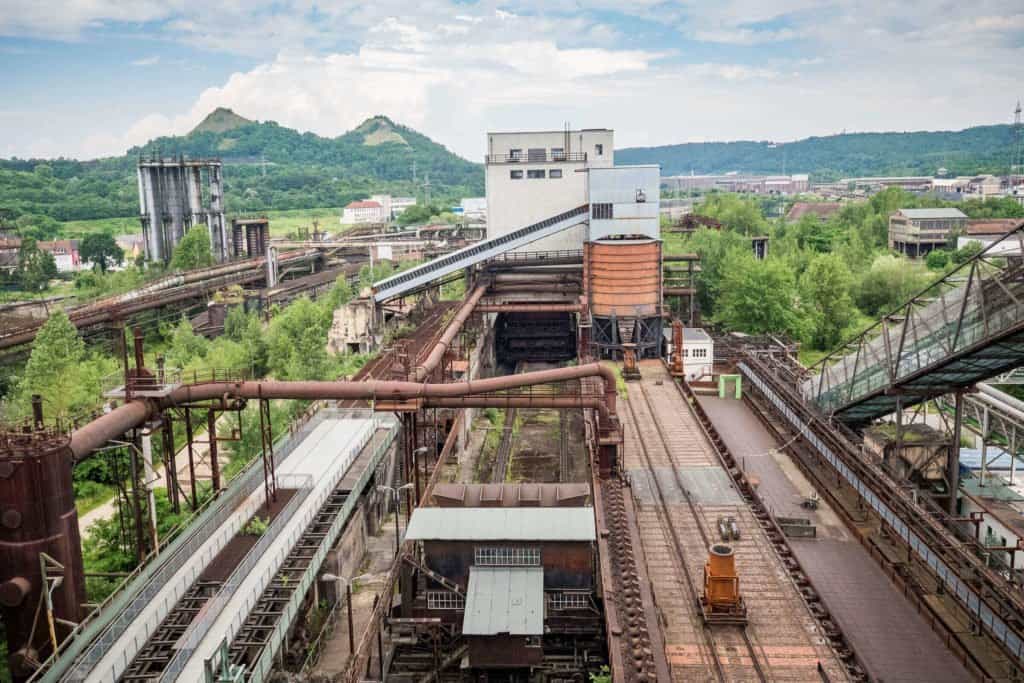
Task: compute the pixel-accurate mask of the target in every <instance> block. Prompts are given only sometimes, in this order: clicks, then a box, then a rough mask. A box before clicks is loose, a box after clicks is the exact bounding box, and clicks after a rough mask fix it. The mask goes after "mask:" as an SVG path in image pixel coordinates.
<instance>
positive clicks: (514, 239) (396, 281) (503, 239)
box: [373, 204, 590, 303]
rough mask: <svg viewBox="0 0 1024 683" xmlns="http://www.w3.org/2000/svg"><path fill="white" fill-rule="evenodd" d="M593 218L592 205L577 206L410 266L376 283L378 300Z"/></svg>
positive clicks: (397, 294)
mask: <svg viewBox="0 0 1024 683" xmlns="http://www.w3.org/2000/svg"><path fill="white" fill-rule="evenodd" d="M589 217H590V205H589V204H584V205H582V206H577V207H576V208H575V209H572V210H571V211H566V212H565V213H560V214H558V215H557V216H552V217H551V218H547V219H545V220H543V221H540V222H539V223H534V224H533V225H528V226H526V227H525V228H520V229H519V230H513V231H512V232H510V233H506V234H504V235H500V236H498V237H493V238H491V239H488V240H483V241H482V242H477V243H476V244H472V245H470V246H468V247H465V248H464V249H459V250H458V251H454V252H452V253H451V254H448V255H447V256H442V257H441V258H437V259H434V260H433V261H429V262H427V263H424V264H423V265H420V266H416V267H415V268H410V269H409V270H406V271H404V272H401V273H399V274H398V275H393V276H392V277H389V278H387V279H385V280H381V281H379V282H375V283H373V292H374V293H373V299H374V301H376V302H377V303H381V302H383V301H388V300H389V299H394V298H396V297H400V296H403V295H406V294H411V293H412V292H414V291H416V290H418V289H420V288H422V287H423V286H425V285H427V284H429V283H430V282H433V281H434V280H436V279H438V278H440V277H443V276H445V275H449V274H451V273H455V272H458V271H460V270H462V269H463V268H468V267H470V266H473V265H476V264H477V263H480V262H481V261H486V260H487V259H490V258H494V257H495V256H498V255H500V254H504V253H506V252H509V251H512V250H513V249H518V248H519V247H522V246H525V245H527V244H530V243H531V242H536V241H537V240H539V239H543V238H545V237H549V236H551V235H554V234H557V233H559V232H562V231H563V230H568V229H569V228H571V227H573V226H576V225H579V224H581V223H586V222H587V220H588V219H589Z"/></svg>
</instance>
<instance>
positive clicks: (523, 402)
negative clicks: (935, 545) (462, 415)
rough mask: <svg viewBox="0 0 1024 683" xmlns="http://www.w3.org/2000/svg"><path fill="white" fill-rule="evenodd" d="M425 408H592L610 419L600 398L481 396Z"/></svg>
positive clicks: (432, 402)
mask: <svg viewBox="0 0 1024 683" xmlns="http://www.w3.org/2000/svg"><path fill="white" fill-rule="evenodd" d="M423 406H424V407H425V408H591V409H594V410H596V411H598V412H599V413H600V414H601V419H602V420H604V419H608V418H609V417H610V415H609V413H608V406H607V405H605V402H604V399H603V398H602V397H600V396H565V395H562V396H501V395H494V396H489V395H480V396H463V397H460V398H428V399H425V400H424V401H423Z"/></svg>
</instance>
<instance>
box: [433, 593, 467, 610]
mask: <svg viewBox="0 0 1024 683" xmlns="http://www.w3.org/2000/svg"><path fill="white" fill-rule="evenodd" d="M465 608H466V598H465V597H463V596H461V595H459V594H458V593H453V592H452V591H427V609H465Z"/></svg>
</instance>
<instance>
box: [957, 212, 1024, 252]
mask: <svg viewBox="0 0 1024 683" xmlns="http://www.w3.org/2000/svg"><path fill="white" fill-rule="evenodd" d="M1021 223H1024V220H1021V219H1020V218H982V219H978V220H971V221H967V231H966V233H965V234H963V235H960V236H959V237H957V240H956V246H957V249H962V248H963V247H966V246H967V245H968V244H970V243H971V242H976V243H978V244H980V245H981V246H982V247H988V246H989V245H991V244H992V243H993V242H995V241H997V240H998V239H999V238H1000V237H1002V236H1003V235H1005V234H1006V233H1008V232H1009V231H1011V230H1014V229H1015V228H1017V226H1019V225H1020V224H1021ZM1019 251H1020V245H1019V244H1018V243H1017V241H1016V240H1007V241H1006V242H1004V243H1003V244H1001V245H1000V247H999V248H998V249H997V252H998V253H1005V252H1019Z"/></svg>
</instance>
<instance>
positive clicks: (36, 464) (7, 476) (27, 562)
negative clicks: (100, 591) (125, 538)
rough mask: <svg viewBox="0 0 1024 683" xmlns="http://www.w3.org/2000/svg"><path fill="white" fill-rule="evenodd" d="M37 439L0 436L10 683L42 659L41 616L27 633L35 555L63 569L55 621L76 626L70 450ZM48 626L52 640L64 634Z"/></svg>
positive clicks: (37, 585) (78, 568) (80, 581)
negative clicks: (63, 620)
mask: <svg viewBox="0 0 1024 683" xmlns="http://www.w3.org/2000/svg"><path fill="white" fill-rule="evenodd" d="M5 436H6V438H4V437H5ZM37 437H38V435H32V434H25V435H0V441H2V442H0V610H2V614H3V619H4V623H5V625H6V630H7V642H8V649H9V655H8V661H9V664H10V666H11V671H12V673H13V674H14V678H15V680H21V679H23V678H24V677H25V676H27V675H28V674H30V673H31V661H32V660H34V659H36V657H37V656H38V655H39V654H42V655H43V656H44V657H45V656H46V655H47V654H49V653H48V651H47V648H46V647H45V644H46V643H48V641H49V635H48V633H47V628H46V618H45V615H42V616H41V618H40V619H39V621H38V622H37V624H36V629H37V633H36V634H35V637H34V638H33V634H32V624H33V619H34V615H35V611H36V606H37V604H38V601H39V597H40V595H41V590H42V588H43V585H42V577H41V576H40V562H39V559H40V553H46V554H47V555H49V556H50V557H52V558H53V559H54V560H56V561H57V562H59V563H60V564H62V565H63V566H64V570H63V573H62V576H63V580H62V581H61V584H60V585H59V586H57V587H56V588H55V589H54V591H53V607H54V614H55V616H57V617H59V618H63V619H67V620H69V621H73V622H77V621H80V619H81V616H82V614H81V604H82V603H83V602H84V601H85V579H84V577H83V576H82V549H81V541H80V539H79V535H78V514H77V513H76V511H75V495H74V489H73V487H72V482H71V452H70V451H69V450H68V448H67V446H66V444H65V443H64V441H65V439H63V438H61V437H59V436H57V437H53V438H50V437H48V436H47V437H43V438H37ZM54 573H55V574H61V573H60V572H54ZM56 629H57V637H58V638H63V637H64V636H66V635H67V633H68V630H69V629H68V628H67V627H66V626H65V625H61V624H60V623H59V622H58V624H57V626H56ZM33 646H34V647H35V648H37V649H42V650H43V652H42V653H40V652H37V651H36V650H34V649H33Z"/></svg>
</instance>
